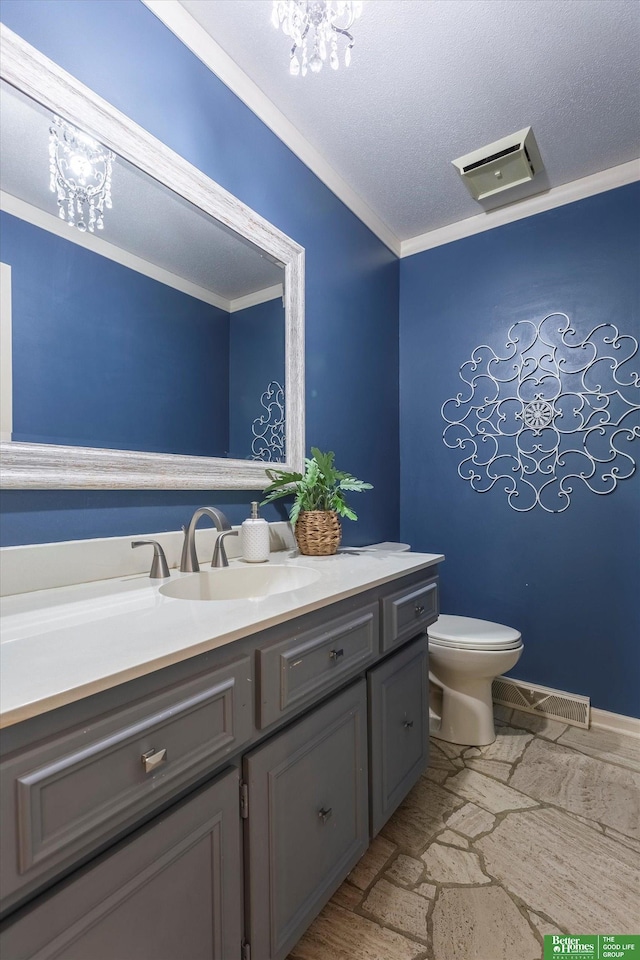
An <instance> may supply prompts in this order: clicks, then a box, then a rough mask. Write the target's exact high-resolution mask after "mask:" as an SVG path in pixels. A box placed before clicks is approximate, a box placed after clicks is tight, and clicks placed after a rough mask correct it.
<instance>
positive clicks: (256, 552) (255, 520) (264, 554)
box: [241, 500, 269, 563]
mask: <svg viewBox="0 0 640 960" xmlns="http://www.w3.org/2000/svg"><path fill="white" fill-rule="evenodd" d="M241 539H242V559H243V560H248V561H249V563H264V561H265V560H268V559H269V524H268V523H267V521H266V520H264V519H263V518H262V517H259V516H258V501H257V500H252V502H251V516H250V517H249V518H248V519H247V520H245V521H244V523H243V524H242V534H241Z"/></svg>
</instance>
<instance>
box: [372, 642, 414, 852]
mask: <svg viewBox="0 0 640 960" xmlns="http://www.w3.org/2000/svg"><path fill="white" fill-rule="evenodd" d="M428 681H429V672H428V656H427V640H426V638H420V639H419V640H416V641H415V643H411V644H409V646H407V647H404V648H403V649H402V650H400V651H399V652H398V653H396V654H394V656H392V657H389V659H388V660H385V662H384V663H382V664H381V665H380V666H379V667H376V668H375V669H374V670H371V671H370V672H369V675H368V683H369V709H370V717H371V726H370V739H369V744H370V763H371V766H370V774H371V835H372V836H375V835H376V834H377V833H378V831H379V830H380V829H381V828H382V827H383V826H384V824H385V823H386V821H387V820H388V819H389V817H390V816H391V814H392V813H393V811H394V810H395V809H396V807H397V806H398V804H399V803H401V801H402V800H403V799H404V797H405V796H406V795H407V793H408V792H409V790H410V789H411V787H412V786H413V785H414V783H415V782H416V780H417V779H418V777H419V776H420V774H421V773H422V772H423V770H424V769H425V768H426V766H427V760H428V757H429V683H428Z"/></svg>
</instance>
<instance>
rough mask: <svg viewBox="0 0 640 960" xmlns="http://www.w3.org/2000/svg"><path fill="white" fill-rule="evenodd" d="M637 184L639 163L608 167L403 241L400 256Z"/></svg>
mask: <svg viewBox="0 0 640 960" xmlns="http://www.w3.org/2000/svg"><path fill="white" fill-rule="evenodd" d="M636 180H640V160H630V161H629V162H628V163H621V164H620V165H619V166H617V167H610V168H609V169H608V170H602V171H601V172H600V173H594V174H592V175H591V176H589V177H582V179H581V180H572V181H571V182H570V183H563V184H561V185H560V186H559V187H552V188H551V189H550V190H548V191H547V192H546V193H539V194H537V195H536V196H535V197H527V198H526V199H524V200H520V201H518V202H517V203H512V204H510V205H509V206H505V207H498V208H497V209H496V210H490V211H489V212H487V213H480V214H478V215H477V216H475V217H469V218H468V219H466V220H458V222H457V223H450V224H447V226H446V227H440V228H439V229H438V230H430V231H429V232H428V233H423V234H420V235H419V236H417V237H411V238H410V239H409V240H403V241H402V243H401V244H400V256H401V257H411V256H413V255H414V254H416V253H423V252H424V251H425V250H432V249H433V248H434V247H440V246H443V245H444V244H445V243H453V242H454V241H455V240H462V239H463V238H464V237H471V236H473V235H474V234H476V233H483V232H484V231H485V230H493V229H494V228H495V227H502V226H504V225H505V224H507V223H514V222H515V221H516V220H524V219H525V218H526V217H533V216H535V214H537V213H544V212H545V211H546V210H553V209H554V208H555V207H562V206H564V204H566V203H574V202H575V201H576V200H584V199H585V198H586V197H592V196H595V194H597V193H604V192H605V191H606V190H614V189H615V188H616V187H624V186H626V184H628V183H633V182H634V181H636Z"/></svg>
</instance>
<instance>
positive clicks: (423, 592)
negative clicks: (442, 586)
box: [380, 577, 439, 650]
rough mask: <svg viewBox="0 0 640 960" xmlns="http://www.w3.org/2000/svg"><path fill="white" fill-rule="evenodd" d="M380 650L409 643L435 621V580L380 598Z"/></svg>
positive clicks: (436, 588) (436, 586)
mask: <svg viewBox="0 0 640 960" xmlns="http://www.w3.org/2000/svg"><path fill="white" fill-rule="evenodd" d="M380 602H381V604H382V649H383V650H391V649H392V647H395V646H397V645H398V644H400V643H403V642H404V641H405V640H411V638H412V637H415V636H417V635H418V634H419V633H421V632H422V631H423V630H426V628H427V627H428V626H429V625H430V624H432V623H434V622H435V621H436V620H437V619H438V613H439V606H438V578H437V577H433V578H432V579H430V580H426V581H423V582H422V583H418V584H415V585H414V586H412V587H405V588H404V590H399V591H398V592H397V593H392V594H391V595H390V596H388V597H383V599H382V600H381V601H380Z"/></svg>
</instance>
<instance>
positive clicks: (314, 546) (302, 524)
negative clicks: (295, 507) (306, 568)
mask: <svg viewBox="0 0 640 960" xmlns="http://www.w3.org/2000/svg"><path fill="white" fill-rule="evenodd" d="M295 535H296V540H297V541H298V548H299V550H300V553H302V554H304V555H305V556H306V557H328V556H331V554H333V553H337V550H338V547H339V546H340V540H341V539H342V527H341V526H340V520H339V519H338V514H337V513H336V511H335V510H303V511H302V512H301V513H300V515H299V516H298V519H297V521H296V525H295Z"/></svg>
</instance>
